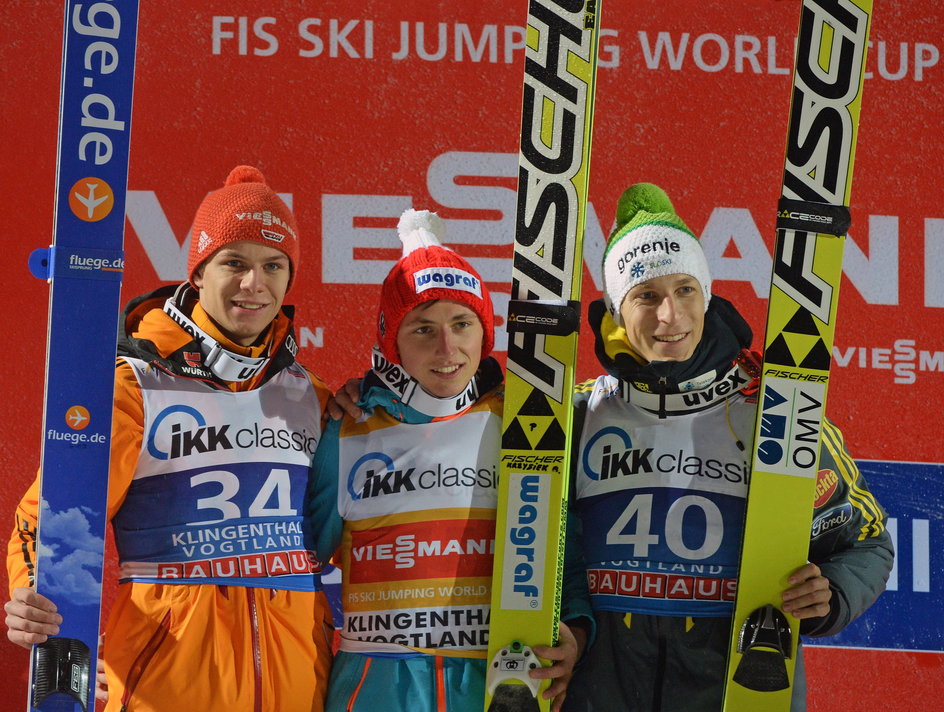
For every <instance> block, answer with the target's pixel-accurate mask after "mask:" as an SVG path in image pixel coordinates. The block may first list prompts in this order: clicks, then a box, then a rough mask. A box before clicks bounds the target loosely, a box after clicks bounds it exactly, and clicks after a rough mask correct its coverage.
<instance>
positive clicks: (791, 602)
mask: <svg viewBox="0 0 944 712" xmlns="http://www.w3.org/2000/svg"><path fill="white" fill-rule="evenodd" d="M787 581H788V582H789V583H790V584H791V585H790V588H788V589H787V590H786V591H784V592H783V594H782V598H783V611H784V613H789V614H790V615H792V616H793V617H794V618H797V619H802V618H822V617H823V616H825V615H826V614H828V613H829V599H831V598H832V597H833V592H832V591H831V590H830V588H829V579H827V578H826V577H825V576H823V574H822V572H821V571H820V570H819V566H817V565H816V564H806V565H805V566H802V567H800V568H799V569H797V570H796V571H794V572H793V573H792V574H791V575H790V577H789V578H788V579H787Z"/></svg>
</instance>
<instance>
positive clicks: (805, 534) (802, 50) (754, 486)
mask: <svg viewBox="0 0 944 712" xmlns="http://www.w3.org/2000/svg"><path fill="white" fill-rule="evenodd" d="M871 13H872V0H803V4H802V8H801V16H800V29H799V35H798V39H797V52H796V66H795V68H794V72H793V92H792V101H791V107H790V120H789V127H788V136H787V148H786V159H785V165H784V173H783V190H782V194H781V199H780V203H779V206H778V212H777V239H776V244H775V247H774V259H773V278H772V284H771V289H770V302H769V304H768V314H767V332H766V336H765V339H764V344H765V350H764V364H763V368H762V374H761V382H760V391H759V400H758V403H759V407H758V417H757V424H756V426H755V432H754V453H753V460H752V470H751V483H750V489H749V492H748V499H747V515H746V521H745V528H744V541H743V544H742V551H741V563H740V570H739V578H738V593H737V602H736V605H735V612H734V619H733V626H732V639H731V643H730V648H729V654H728V670H727V679H726V684H725V698H724V710H725V711H726V712H742V711H743V710H751V711H752V712H755V711H759V712H780V711H783V712H786V711H787V710H789V709H790V700H791V689H792V686H793V679H794V677H793V673H794V663H795V660H796V652H797V643H798V636H799V621H798V620H796V619H794V618H792V617H788V616H787V615H785V614H784V613H783V611H782V610H780V605H781V602H782V601H781V593H782V592H783V591H784V590H785V589H787V588H788V586H789V584H788V583H787V577H788V576H789V575H790V574H791V573H792V572H793V571H795V570H797V569H798V568H800V567H801V566H803V565H804V564H805V563H806V561H807V555H808V550H809V542H810V527H811V524H812V511H813V501H814V499H815V488H816V476H817V463H818V459H819V447H820V439H821V430H822V424H823V418H824V413H825V406H826V389H827V386H828V384H829V368H830V361H831V356H832V348H833V337H834V333H835V328H836V313H837V305H838V299H839V284H840V279H841V276H842V253H843V245H844V242H845V234H846V232H847V230H848V227H849V195H850V187H851V185H852V166H853V163H854V158H855V145H856V138H857V134H858V125H859V112H860V108H861V100H862V85H863V78H864V75H865V55H866V48H867V44H868V37H869V25H870V19H871Z"/></svg>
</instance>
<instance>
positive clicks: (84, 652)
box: [33, 638, 92, 712]
mask: <svg viewBox="0 0 944 712" xmlns="http://www.w3.org/2000/svg"><path fill="white" fill-rule="evenodd" d="M34 654H35V655H36V667H35V672H34V674H33V707H39V706H40V705H41V704H42V703H43V700H45V699H46V698H47V697H49V696H50V695H55V694H63V695H67V696H69V697H71V698H73V699H74V700H75V701H76V702H78V703H79V704H80V705H82V710H83V712H88V696H89V680H90V678H91V675H92V654H91V651H90V650H89V647H88V646H87V645H86V644H85V643H83V642H82V641H81V640H78V639H76V638H49V639H48V640H47V641H46V642H45V643H40V644H38V645H37V646H36V647H35V650H34Z"/></svg>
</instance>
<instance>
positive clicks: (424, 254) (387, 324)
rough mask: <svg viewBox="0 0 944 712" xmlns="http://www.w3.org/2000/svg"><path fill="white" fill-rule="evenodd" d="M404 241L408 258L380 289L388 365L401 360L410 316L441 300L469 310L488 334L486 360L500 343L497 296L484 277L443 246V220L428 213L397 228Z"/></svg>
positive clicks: (380, 325) (408, 217)
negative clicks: (401, 336) (401, 334)
mask: <svg viewBox="0 0 944 712" xmlns="http://www.w3.org/2000/svg"><path fill="white" fill-rule="evenodd" d="M397 231H398V232H399V233H400V241H401V242H402V243H403V257H401V258H400V261H399V262H397V263H396V264H395V265H394V266H393V269H391V270H390V273H389V274H388V275H387V278H386V279H385V280H384V283H383V287H382V288H381V290H380V310H379V313H378V318H377V343H378V344H379V345H380V350H381V351H382V352H383V355H384V357H385V358H386V359H387V360H388V361H392V362H394V363H399V362H400V356H399V353H398V352H397V332H398V331H399V330H400V323H401V322H402V321H403V318H404V317H405V316H406V315H407V313H408V312H409V311H410V310H411V309H413V308H415V307H417V306H419V305H420V304H423V303H424V302H430V301H433V300H436V299H452V300H454V301H457V302H461V303H463V304H465V305H466V306H468V307H469V308H470V309H471V310H472V311H473V312H475V314H476V316H478V318H479V321H481V322H482V330H483V332H484V334H483V338H482V358H485V357H486V356H488V355H489V354H490V353H491V352H492V346H493V345H494V343H495V314H494V310H493V309H492V298H491V297H490V296H489V293H488V289H486V287H485V284H484V283H483V282H482V278H481V277H480V276H479V273H478V272H476V271H475V268H474V267H472V265H470V264H469V263H468V262H466V261H465V260H464V259H463V258H462V257H461V256H460V255H458V254H457V253H455V252H453V251H452V250H450V249H449V248H448V247H443V246H442V242H441V240H442V236H443V234H444V233H445V226H444V225H443V221H442V220H441V219H440V218H439V216H438V215H436V213H431V212H429V211H428V210H418V211H417V210H412V209H410V210H407V211H406V212H404V213H403V215H402V216H400V223H399V224H398V225H397Z"/></svg>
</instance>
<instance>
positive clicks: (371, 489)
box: [347, 452, 498, 501]
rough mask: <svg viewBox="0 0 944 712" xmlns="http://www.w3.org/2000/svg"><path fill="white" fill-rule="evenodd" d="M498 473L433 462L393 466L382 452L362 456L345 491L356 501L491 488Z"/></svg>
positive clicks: (493, 467) (482, 468) (494, 469)
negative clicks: (400, 495)
mask: <svg viewBox="0 0 944 712" xmlns="http://www.w3.org/2000/svg"><path fill="white" fill-rule="evenodd" d="M497 482H498V473H497V471H496V468H495V466H494V465H492V466H491V467H476V466H463V467H457V466H453V465H451V464H447V463H443V462H437V463H435V464H428V465H417V466H413V467H406V468H397V467H396V464H395V463H394V460H393V458H392V457H390V456H389V455H387V454H386V453H384V452H369V453H367V454H365V455H362V456H361V457H360V458H358V459H357V461H356V462H355V463H354V465H353V466H352V467H351V470H350V472H349V473H348V476H347V491H348V494H349V495H350V496H351V499H353V500H355V501H357V500H362V499H372V498H375V497H383V496H386V495H394V494H403V493H416V492H421V491H423V490H437V491H442V490H450V489H453V488H466V487H482V488H486V489H493V490H494V489H495V488H496V487H497V486H498V484H497Z"/></svg>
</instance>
